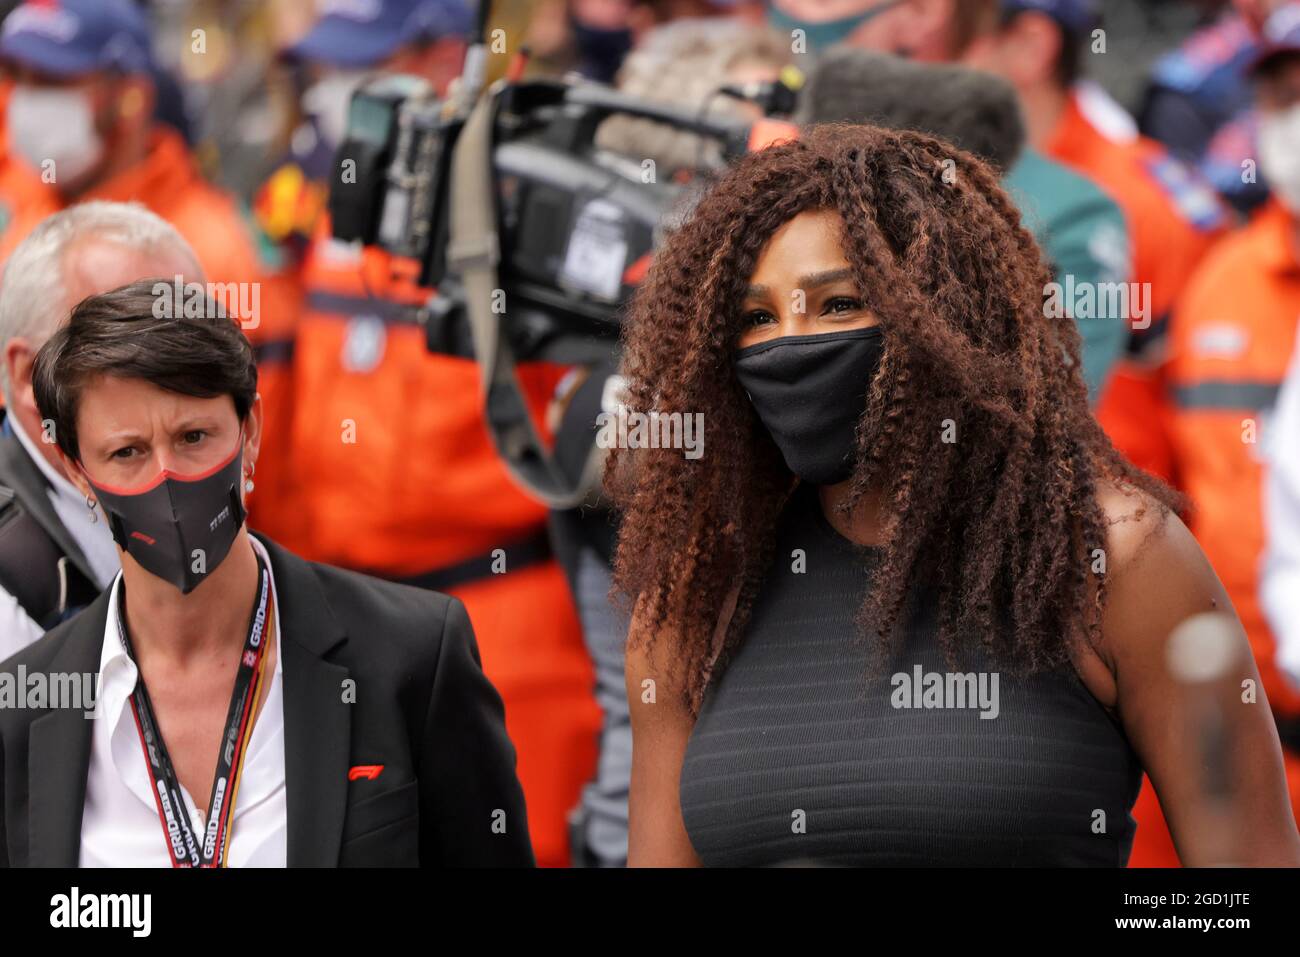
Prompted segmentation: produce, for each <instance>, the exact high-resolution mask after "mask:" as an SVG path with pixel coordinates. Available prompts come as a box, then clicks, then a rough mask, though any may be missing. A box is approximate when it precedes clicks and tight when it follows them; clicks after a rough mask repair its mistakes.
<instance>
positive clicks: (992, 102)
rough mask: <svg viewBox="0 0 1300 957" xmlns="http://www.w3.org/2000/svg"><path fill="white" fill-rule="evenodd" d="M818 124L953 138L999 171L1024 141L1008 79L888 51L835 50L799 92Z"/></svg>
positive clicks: (807, 114)
mask: <svg viewBox="0 0 1300 957" xmlns="http://www.w3.org/2000/svg"><path fill="white" fill-rule="evenodd" d="M795 119H796V121H797V122H799V124H800V125H807V124H812V123H872V124H875V125H877V126H885V127H889V128H890V129H903V130H916V131H917V132H921V133H929V134H930V135H932V136H938V137H940V138H942V139H945V140H948V141H949V142H951V143H953V144H954V145H956V146H959V147H961V148H962V149H964V150H966V151H968V152H971V153H974V154H975V155H976V156H979V157H981V158H983V159H985V160H987V161H988V162H990V163H992V164H993V165H994V166H995V167H997V168H998V169H999V170H1002V171H1004V172H1005V171H1006V170H1008V169H1010V168H1011V167H1012V166H1013V165H1014V164H1015V161H1016V159H1017V158H1018V157H1019V156H1020V151H1021V150H1022V149H1023V148H1024V145H1025V136H1026V133H1025V121H1024V117H1023V116H1022V115H1021V112H1020V104H1019V102H1018V100H1017V98H1016V91H1015V88H1014V87H1012V86H1011V84H1010V83H1008V82H1007V81H1005V80H1003V79H1002V78H1001V77H997V76H994V75H992V74H991V73H985V72H982V71H977V70H972V69H970V68H969V67H961V66H952V65H950V64H946V63H944V64H933V63H917V62H914V61H912V60H905V59H903V58H902V57H897V56H892V55H890V54H887V53H875V52H871V51H867V50H855V49H852V48H835V47H833V48H831V49H830V50H827V51H826V53H825V54H824V55H823V56H822V57H821V59H820V60H819V61H818V63H817V66H816V67H815V68H814V70H813V72H812V75H811V76H810V77H809V78H808V82H807V84H806V85H805V86H804V89H803V92H802V93H801V94H800V96H799V111H798V113H797V115H796V117H795Z"/></svg>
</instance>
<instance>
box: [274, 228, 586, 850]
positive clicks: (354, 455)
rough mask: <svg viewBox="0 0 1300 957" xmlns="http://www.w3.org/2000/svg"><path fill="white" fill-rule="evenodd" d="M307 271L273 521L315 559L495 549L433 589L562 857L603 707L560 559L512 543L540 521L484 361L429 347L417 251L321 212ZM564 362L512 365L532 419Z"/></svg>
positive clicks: (454, 556)
mask: <svg viewBox="0 0 1300 957" xmlns="http://www.w3.org/2000/svg"><path fill="white" fill-rule="evenodd" d="M325 218H326V219H327V218H328V217H325ZM302 270H303V271H302V281H303V285H304V290H305V306H304V309H303V312H302V315H301V317H300V321H299V325H298V329H297V334H296V341H295V344H294V385H295V401H294V403H293V406H294V417H293V426H292V436H291V445H290V459H291V462H292V468H293V473H294V481H293V489H292V493H291V494H290V495H289V496H288V497H287V498H286V499H285V500H283V501H279V502H276V503H274V506H273V508H272V509H271V510H272V511H274V512H276V513H286V514H288V515H289V516H290V517H291V520H290V521H289V522H288V523H287V524H283V525H282V526H281V527H279V528H277V530H276V533H275V534H278V535H279V536H280V538H281V540H282V541H284V542H285V543H286V544H287V545H289V546H290V547H291V548H292V549H293V550H294V551H296V552H298V553H299V554H302V555H305V556H307V557H309V558H313V559H316V560H318V561H324V562H329V563H332V564H336V565H342V566H345V567H348V568H354V569H360V570H362V571H368V572H371V573H374V574H378V575H382V576H385V577H393V578H399V579H402V578H409V577H413V576H417V575H420V574H423V573H426V572H438V571H442V570H446V569H448V568H454V567H460V568H462V569H463V568H464V567H465V566H466V564H467V563H472V562H474V560H476V559H483V560H484V561H485V563H486V566H487V567H490V565H491V556H493V553H494V551H495V550H498V549H500V550H501V551H500V552H497V555H498V557H499V558H500V559H501V560H503V561H505V563H506V567H505V573H504V574H495V573H493V572H491V571H487V570H486V568H484V569H483V570H481V571H480V572H479V573H477V574H476V575H475V578H474V580H472V581H466V582H465V583H463V584H459V585H455V586H451V587H440V590H445V591H449V592H450V593H452V594H454V595H456V596H457V597H458V598H460V599H461V600H462V601H464V602H465V605H466V607H467V609H468V611H469V615H470V619H471V621H472V623H473V625H474V631H475V634H476V635H477V638H478V643H479V648H480V651H481V654H482V660H483V667H484V671H485V672H486V674H487V675H488V677H489V678H490V679H491V680H492V682H493V684H494V685H495V686H496V688H497V690H498V691H499V692H500V693H501V695H502V697H503V699H504V700H505V707H506V726H507V730H508V732H509V734H510V737H511V739H512V741H513V742H514V744H515V747H516V749H517V752H518V762H519V763H518V773H519V778H520V782H521V783H522V785H523V789H524V795H525V798H526V800H527V803H528V823H529V828H530V832H531V834H532V838H533V844H534V849H535V853H536V856H537V860H538V862H539V863H540V864H543V865H564V864H565V863H567V861H568V833H567V825H566V816H567V814H568V812H569V811H570V810H571V809H572V808H573V807H574V805H576V804H577V802H578V798H579V794H580V791H581V788H582V786H583V784H585V783H586V782H587V781H588V780H589V779H590V778H591V776H592V774H593V772H594V769H595V761H596V748H597V735H598V732H599V727H600V712H599V709H598V707H597V705H596V703H595V698H594V696H593V685H594V675H593V670H592V665H591V662H590V659H589V656H588V654H587V651H586V648H585V646H584V644H583V642H582V633H581V629H580V626H579V623H578V618H577V614H576V611H575V609H574V606H573V602H572V598H571V596H570V593H569V590H568V585H567V583H566V580H565V578H564V574H563V571H562V570H561V568H560V567H559V566H558V565H557V564H556V562H555V561H554V559H552V558H550V557H549V556H547V557H542V558H538V557H537V554H536V552H535V551H534V553H533V556H532V559H531V560H527V561H525V562H524V563H523V564H521V565H519V566H517V567H511V565H510V562H511V561H512V559H511V557H510V556H511V554H512V550H513V549H514V548H516V547H517V546H519V545H520V543H527V542H530V541H532V542H536V541H537V540H538V539H539V538H541V537H543V536H544V535H545V520H546V509H545V508H544V507H543V506H542V505H540V504H538V503H536V502H535V501H533V500H532V499H530V498H529V497H528V496H526V495H525V494H524V493H523V492H522V491H521V490H520V489H519V488H517V487H516V486H515V484H514V483H513V482H512V481H511V479H510V478H509V476H508V474H507V472H506V469H505V467H504V465H503V464H502V463H501V461H500V459H499V458H498V456H497V454H496V451H495V449H494V448H493V446H492V443H491V440H490V438H489V436H488V432H487V428H486V425H485V422H484V418H483V412H482V407H481V403H482V399H481V396H480V384H479V383H480V379H479V369H478V366H477V364H476V363H475V362H474V361H473V360H471V359H464V358H454V357H449V356H445V355H436V354H433V353H431V352H429V350H428V349H427V348H426V346H425V336H424V332H423V329H422V328H421V327H420V326H418V325H416V323H415V310H414V308H413V307H415V306H418V305H420V304H421V303H423V302H424V301H425V300H426V299H427V298H428V296H429V292H428V290H424V289H420V288H419V287H418V286H417V285H416V284H415V282H414V278H415V273H416V269H415V264H414V263H411V262H409V261H406V260H398V259H395V258H393V257H391V256H389V255H387V254H386V253H384V252H383V251H381V250H378V249H365V250H362V249H360V248H358V247H355V246H349V245H347V244H342V243H338V242H336V241H334V240H332V239H330V238H329V226H328V222H322V223H321V224H320V225H319V231H318V234H317V237H316V240H315V241H314V242H313V244H312V245H311V247H310V248H309V250H308V251H307V254H306V257H305V259H304V262H303V267H302ZM563 372H564V370H563V369H562V368H560V367H558V366H553V365H549V364H539V363H534V364H529V365H527V366H525V367H522V368H521V378H522V380H523V381H524V384H525V387H526V389H527V390H528V393H529V397H530V400H531V402H530V404H531V407H532V410H533V412H534V414H535V416H537V417H538V420H539V421H540V415H541V411H542V409H543V408H544V405H545V403H546V401H547V399H548V398H549V397H550V395H551V394H552V392H553V391H554V388H555V385H556V383H557V382H558V381H559V378H560V377H561V375H562V374H563ZM263 504H264V505H265V504H266V503H265V502H264V503H263ZM448 786H449V787H454V786H455V783H454V782H449V783H448ZM485 826H487V825H486V823H485Z"/></svg>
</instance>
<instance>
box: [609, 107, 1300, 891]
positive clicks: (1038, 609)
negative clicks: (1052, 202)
mask: <svg viewBox="0 0 1300 957" xmlns="http://www.w3.org/2000/svg"><path fill="white" fill-rule="evenodd" d="M1050 282H1051V276H1050V272H1049V269H1048V266H1047V264H1046V263H1045V262H1044V261H1043V258H1042V256H1041V254H1040V252H1039V250H1038V247H1037V246H1036V245H1035V244H1034V241H1033V239H1032V238H1031V236H1030V235H1029V233H1028V232H1026V231H1025V230H1024V228H1022V226H1021V223H1020V219H1019V215H1018V213H1017V212H1016V210H1015V208H1014V207H1013V206H1012V204H1011V202H1010V201H1009V200H1008V198H1007V197H1006V195H1005V194H1004V193H1003V192H1002V190H1001V188H1000V187H999V186H998V183H997V180H996V177H995V175H994V174H993V173H992V172H991V171H990V170H989V169H988V168H987V167H986V166H984V165H983V164H982V163H981V162H980V161H979V160H977V159H976V158H974V157H973V156H971V155H969V154H967V153H963V152H961V151H959V150H957V149H955V148H954V147H951V146H950V145H948V144H946V143H944V142H943V141H940V140H937V139H934V138H931V137H927V136H924V135H920V134H915V133H909V132H902V131H886V130H882V129H876V128H873V127H861V126H828V127H820V128H817V129H814V130H813V131H812V132H811V133H810V134H809V135H808V136H807V137H806V138H805V139H804V140H802V141H800V142H796V143H789V144H784V145H780V146H777V147H773V148H771V149H768V150H765V151H763V152H760V153H756V154H752V155H750V156H748V157H746V158H745V159H744V160H743V161H742V162H741V163H740V164H738V165H737V167H735V168H734V169H733V170H732V171H730V172H729V173H728V174H727V175H726V176H725V177H724V178H723V179H722V180H721V181H720V182H719V184H718V185H717V186H716V187H715V188H714V189H713V190H712V191H711V192H710V193H709V194H708V195H707V196H706V197H705V198H704V199H703V200H702V201H701V202H700V204H699V206H698V207H697V208H696V209H695V211H694V212H693V214H692V216H691V217H690V218H689V219H688V221H687V222H686V223H685V224H684V225H683V226H682V228H680V229H679V230H678V231H677V232H676V233H674V234H673V235H672V236H671V237H670V238H669V239H668V241H667V243H666V244H665V246H664V248H663V249H662V250H661V252H660V253H659V254H658V256H657V258H656V261H655V264H654V267H653V268H652V270H651V272H650V275H649V277H648V279H647V281H646V284H645V285H644V287H643V289H642V290H641V293H640V294H639V296H638V298H637V300H636V302H635V303H634V305H633V307H632V311H631V314H630V315H629V319H628V332H627V341H626V348H625V355H624V375H625V377H626V379H627V390H626V393H625V396H624V402H625V404H626V407H627V408H629V409H632V410H635V411H639V412H644V413H654V412H657V413H660V414H664V413H668V414H671V413H683V414H691V413H697V412H699V413H703V415H704V422H705V442H704V452H703V455H696V456H693V457H687V456H684V455H683V454H682V453H681V452H680V451H674V450H672V449H665V448H645V447H642V448H638V449H637V450H636V451H635V452H628V451H626V450H623V451H619V450H615V452H614V453H613V457H612V461H611V464H610V471H609V484H610V485H611V487H612V490H613V492H614V494H615V497H616V500H617V501H618V503H619V505H620V507H621V509H622V510H623V520H622V525H621V533H620V541H619V547H618V554H617V560H616V569H615V579H616V584H617V586H618V588H619V589H620V591H621V592H622V593H624V594H625V595H627V596H629V597H630V598H631V599H632V600H633V601H634V609H633V611H634V617H633V624H632V628H631V632H630V635H629V639H628V651H627V673H626V678H627V689H628V698H629V703H630V707H631V710H632V720H633V731H634V749H633V752H634V755H633V768H632V790H631V808H630V813H631V822H630V823H631V833H630V849H629V850H630V863H631V864H633V865H637V864H649V865H696V864H700V863H703V864H708V865H714V864H721V865H757V864H776V863H782V862H789V861H814V862H823V863H838V864H943V865H1039V864H1048V865H1051V864H1070V865H1111V866H1115V865H1123V864H1124V863H1125V862H1126V860H1127V857H1128V852H1129V848H1130V847H1131V844H1132V839H1133V832H1134V824H1133V821H1132V818H1131V817H1130V815H1129V809H1130V808H1131V807H1132V804H1133V800H1134V798H1135V797H1136V795H1137V791H1138V786H1139V784H1140V781H1141V774H1142V771H1143V770H1145V771H1146V773H1147V774H1149V775H1150V777H1151V779H1152V781H1153V783H1154V785H1155V787H1156V789H1157V792H1158V793H1159V795H1160V798H1161V801H1162V803H1163V805H1164V808H1165V812H1166V815H1167V817H1168V819H1169V822H1170V824H1171V827H1172V831H1173V834H1174V837H1175V841H1176V843H1177V846H1178V849H1179V852H1180V854H1181V856H1182V859H1183V861H1184V862H1185V863H1189V864H1194V863H1221V862H1222V861H1223V859H1224V858H1225V857H1226V858H1229V859H1231V860H1232V861H1234V862H1237V863H1261V864H1262V863H1268V864H1296V863H1300V836H1298V835H1297V832H1296V827H1295V823H1294V821H1293V820H1292V818H1291V815H1290V811H1289V809H1288V806H1287V801H1286V791H1285V787H1284V784H1283V776H1282V764H1281V756H1280V752H1279V747H1278V740H1277V733H1276V728H1275V727H1274V726H1273V723H1272V719H1271V717H1270V715H1269V710H1268V707H1267V703H1266V702H1265V701H1264V699H1263V695H1262V694H1261V693H1257V692H1255V691H1254V690H1253V689H1255V688H1257V687H1258V674H1257V671H1256V668H1255V664H1254V661H1253V659H1252V658H1251V656H1250V651H1249V646H1248V645H1247V643H1246V641H1245V638H1244V636H1243V635H1242V634H1241V631H1240V626H1239V625H1238V623H1237V621H1236V618H1235V616H1234V615H1232V612H1231V605H1230V604H1229V602H1228V599H1227V597H1226V595H1225V594H1224V592H1223V588H1222V586H1221V585H1220V584H1219V582H1218V580H1217V578H1216V577H1215V575H1214V572H1213V570H1212V569H1211V568H1210V567H1209V565H1208V563H1207V562H1206V560H1205V558H1204V556H1203V555H1202V554H1201V552H1200V550H1199V548H1198V547H1197V545H1196V544H1195V542H1194V541H1193V540H1192V538H1191V536H1190V535H1189V533H1188V532H1187V530H1186V528H1185V527H1184V526H1183V524H1182V523H1181V522H1180V520H1179V518H1178V516H1177V514H1176V509H1177V508H1178V507H1179V506H1180V505H1181V503H1180V501H1179V500H1178V499H1177V497H1176V496H1175V494H1174V493H1173V492H1171V491H1170V490H1169V489H1167V488H1166V487H1165V486H1163V485H1161V484H1160V483H1158V482H1157V481H1156V480H1154V479H1152V478H1150V477H1149V476H1147V475H1145V474H1143V473H1141V472H1139V471H1137V470H1135V469H1134V468H1133V467H1132V466H1131V465H1129V464H1128V463H1127V462H1126V461H1124V460H1123V459H1122V458H1121V457H1120V456H1119V455H1118V454H1117V453H1116V452H1115V451H1114V449H1113V448H1112V447H1111V445H1110V444H1109V442H1108V441H1107V439H1106V438H1105V436H1104V435H1103V433H1102V431H1101V430H1100V429H1099V428H1098V426H1097V424H1096V422H1095V421H1094V420H1093V418H1092V416H1091V415H1090V414H1089V411H1088V406H1087V393H1086V389H1085V386H1084V383H1083V379H1082V377H1081V375H1080V370H1079V342H1078V335H1077V333H1076V332H1075V331H1074V329H1073V327H1072V326H1071V325H1070V324H1069V323H1061V322H1057V321H1053V320H1049V319H1048V318H1046V316H1045V312H1044V303H1043V297H1044V295H1045V292H1046V290H1047V289H1048V284H1049V283H1050ZM1202 613H1211V614H1210V615H1209V616H1208V618H1207V620H1208V622H1209V624H1208V625H1204V627H1206V628H1208V629H1209V632H1210V633H1213V634H1214V635H1215V636H1216V637H1217V639H1218V645H1217V647H1218V648H1219V650H1220V653H1221V654H1220V657H1221V658H1222V660H1223V661H1224V662H1225V665H1224V669H1225V671H1224V676H1221V677H1222V681H1223V682H1226V683H1227V686H1229V687H1230V688H1231V689H1235V690H1236V691H1240V692H1241V693H1240V696H1239V697H1240V700H1238V696H1237V694H1235V693H1234V694H1233V695H1232V696H1231V698H1230V699H1228V701H1229V703H1227V704H1223V699H1221V698H1214V699H1213V700H1214V702H1215V703H1216V704H1215V707H1217V708H1218V710H1214V711H1213V713H1212V714H1210V713H1209V712H1207V711H1206V708H1207V707H1209V705H1210V694H1209V692H1206V693H1205V694H1202V695H1197V694H1194V693H1190V692H1189V691H1188V686H1187V685H1185V684H1184V683H1181V682H1180V681H1179V680H1178V679H1177V678H1176V677H1175V674H1174V672H1173V671H1172V670H1171V669H1170V667H1168V666H1167V664H1166V657H1165V656H1166V645H1167V639H1168V638H1169V636H1170V634H1171V632H1174V631H1175V629H1176V628H1177V627H1178V626H1179V625H1180V624H1183V623H1184V622H1185V621H1187V620H1188V619H1191V618H1194V617H1196V616H1200V615H1201V614H1202ZM1198 620H1199V619H1198ZM1202 624H1204V622H1203V623H1202ZM1216 629H1217V631H1216ZM1221 683H1222V682H1221ZM1243 688H1245V689H1250V693H1247V692H1246V691H1241V689H1243ZM1247 699H1249V700H1247ZM1219 705H1222V706H1221V707H1219ZM1207 714H1210V717H1209V718H1207V717H1205V716H1206V715H1207ZM1214 722H1217V727H1218V729H1219V732H1220V735H1221V737H1218V738H1215V737H1214V736H1213V735H1203V734H1199V733H1197V731H1198V729H1201V728H1208V727H1210V725H1211V724H1213V723H1214ZM1207 740H1223V741H1228V742H1230V743H1231V748H1230V749H1229V752H1230V753H1229V754H1228V756H1227V765H1226V767H1225V769H1224V772H1223V775H1222V776H1221V778H1220V779H1216V780H1218V781H1219V783H1221V784H1222V783H1225V782H1226V792H1227V793H1228V795H1229V799H1228V800H1227V803H1226V804H1224V803H1223V802H1219V803H1217V804H1215V803H1212V802H1208V803H1207V801H1205V800H1203V797H1204V795H1205V794H1206V791H1207V782H1206V781H1205V780H1204V778H1203V768H1204V765H1205V764H1206V762H1205V761H1204V760H1202V759H1203V757H1204V753H1205V752H1204V748H1205V742H1206V741H1207ZM1220 790H1223V789H1220ZM1211 808H1212V809H1215V813H1217V814H1218V815H1219V816H1218V817H1210V816H1208V815H1210V813H1211V812H1210V810H1208V809H1211ZM1210 821H1217V822H1223V821H1230V822H1232V824H1231V827H1228V826H1227V825H1225V826H1223V827H1217V828H1216V827H1211V826H1209V825H1208V824H1207V822H1210ZM1229 832H1230V833H1231V835H1232V839H1231V842H1230V846H1228V847H1226V848H1225V847H1224V846H1223V845H1222V842H1221V841H1220V842H1219V843H1218V844H1216V838H1222V837H1223V835H1224V834H1225V833H1229Z"/></svg>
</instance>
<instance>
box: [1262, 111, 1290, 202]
mask: <svg viewBox="0 0 1300 957" xmlns="http://www.w3.org/2000/svg"><path fill="white" fill-rule="evenodd" d="M1259 168H1260V172H1262V173H1263V174H1264V178H1265V179H1266V180H1268V185H1269V186H1270V187H1272V190H1273V195H1275V196H1276V197H1277V198H1278V200H1279V201H1280V202H1281V203H1282V205H1283V206H1285V207H1286V208H1287V209H1289V210H1290V211H1291V212H1293V213H1295V214H1296V215H1298V216H1300V103H1298V104H1296V105H1295V106H1292V107H1290V108H1288V109H1285V110H1282V111H1281V112H1278V113H1270V114H1268V115H1267V116H1263V117H1261V118H1260V121H1259Z"/></svg>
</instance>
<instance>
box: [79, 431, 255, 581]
mask: <svg viewBox="0 0 1300 957" xmlns="http://www.w3.org/2000/svg"><path fill="white" fill-rule="evenodd" d="M243 450H244V433H243V430H242V429H241V430H240V433H239V444H238V445H237V446H236V447H235V451H234V452H232V453H231V454H230V458H228V459H226V460H225V461H224V462H222V463H221V464H219V465H216V466H214V467H213V468H211V469H209V470H208V471H206V472H201V473H199V474H198V475H176V474H175V473H173V472H170V471H168V470H167V469H163V471H162V472H161V473H160V474H159V475H158V477H157V478H155V479H153V480H152V481H150V482H147V483H146V484H144V485H142V486H140V487H139V488H135V489H121V488H112V487H109V486H104V485H98V484H96V483H95V482H92V481H91V480H90V476H86V481H87V482H90V487H91V488H93V489H94V490H95V495H96V496H97V497H98V499H99V501H100V504H101V505H103V506H104V514H105V515H106V516H107V517H108V524H109V528H111V529H112V531H113V540H114V541H115V542H117V544H118V546H119V547H120V548H121V549H122V550H123V551H125V552H126V553H127V554H129V555H130V556H131V557H132V558H134V559H135V560H136V561H137V562H139V563H140V567H142V568H143V569H145V570H146V571H148V572H150V573H151V574H154V575H157V576H158V577H159V578H161V579H162V580H163V581H167V582H171V583H172V584H173V585H175V586H176V587H177V588H179V589H180V591H181V594H183V595H188V594H189V593H190V592H192V591H193V590H194V589H195V588H196V587H198V584H199V582H201V581H203V579H205V578H207V577H208V575H209V574H210V573H211V572H212V570H213V569H215V568H216V567H217V566H218V565H220V564H221V562H222V561H223V560H224V559H225V557H226V555H228V554H229V553H230V546H231V545H233V544H234V543H235V536H237V535H238V534H239V529H240V527H241V526H242V525H243V524H244V517H245V515H246V513H245V511H244V505H243V503H242V502H241V501H240V498H239V483H240V480H241V478H242V466H243V458H244V457H243ZM83 474H84V470H83Z"/></svg>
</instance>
